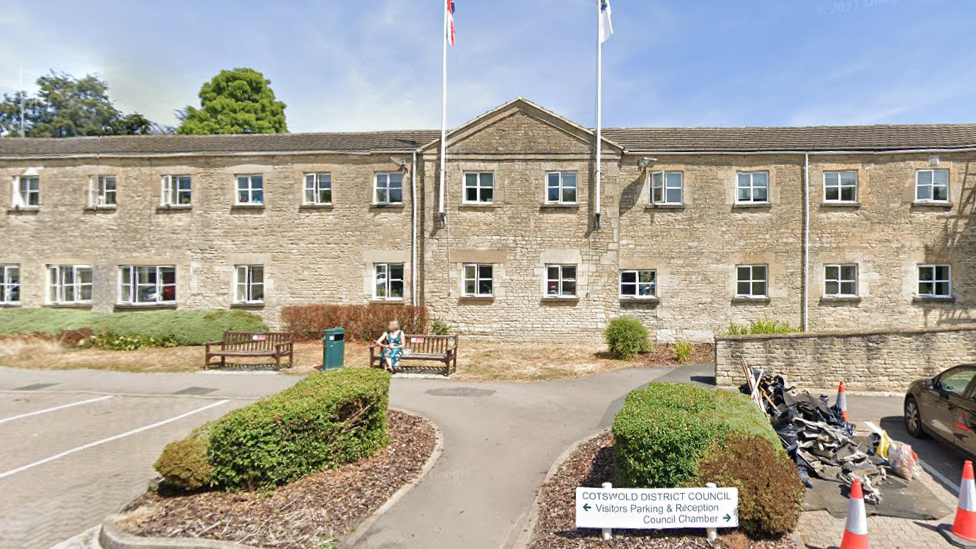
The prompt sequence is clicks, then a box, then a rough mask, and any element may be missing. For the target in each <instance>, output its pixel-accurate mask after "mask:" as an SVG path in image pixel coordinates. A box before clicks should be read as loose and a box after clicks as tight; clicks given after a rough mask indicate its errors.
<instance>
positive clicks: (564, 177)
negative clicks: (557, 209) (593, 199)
mask: <svg viewBox="0 0 976 549" xmlns="http://www.w3.org/2000/svg"><path fill="white" fill-rule="evenodd" d="M546 202H548V203H550V204H576V203H577V198H576V172H549V173H547V174H546Z"/></svg>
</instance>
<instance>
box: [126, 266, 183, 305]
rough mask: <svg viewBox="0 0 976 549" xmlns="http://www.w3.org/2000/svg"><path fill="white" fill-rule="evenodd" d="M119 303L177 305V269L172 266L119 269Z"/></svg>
mask: <svg viewBox="0 0 976 549" xmlns="http://www.w3.org/2000/svg"><path fill="white" fill-rule="evenodd" d="M119 303H120V304H123V305H149V304H161V303H176V267H175V266H172V265H167V266H158V265H124V266H121V267H119Z"/></svg>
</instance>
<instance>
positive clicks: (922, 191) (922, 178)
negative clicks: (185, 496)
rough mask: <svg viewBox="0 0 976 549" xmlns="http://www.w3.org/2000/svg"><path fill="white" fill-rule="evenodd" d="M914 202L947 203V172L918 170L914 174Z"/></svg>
mask: <svg viewBox="0 0 976 549" xmlns="http://www.w3.org/2000/svg"><path fill="white" fill-rule="evenodd" d="M915 201H916V202H948V201H949V170H918V171H916V172H915Z"/></svg>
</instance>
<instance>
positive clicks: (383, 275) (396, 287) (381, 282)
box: [373, 263, 404, 301]
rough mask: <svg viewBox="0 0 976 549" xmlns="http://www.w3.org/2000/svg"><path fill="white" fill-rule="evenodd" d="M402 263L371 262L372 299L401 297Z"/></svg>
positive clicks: (398, 298) (394, 299)
mask: <svg viewBox="0 0 976 549" xmlns="http://www.w3.org/2000/svg"><path fill="white" fill-rule="evenodd" d="M403 272H404V271H403V263H374V264H373V299H377V300H388V301H399V300H402V299H403V288H404V285H403Z"/></svg>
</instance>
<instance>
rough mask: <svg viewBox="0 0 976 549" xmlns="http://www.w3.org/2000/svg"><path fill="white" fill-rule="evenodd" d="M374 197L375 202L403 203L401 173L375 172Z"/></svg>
mask: <svg viewBox="0 0 976 549" xmlns="http://www.w3.org/2000/svg"><path fill="white" fill-rule="evenodd" d="M374 199H375V201H376V202H375V203H376V204H403V174H402V173H399V172H395V173H378V174H376V183H375V193H374Z"/></svg>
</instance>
